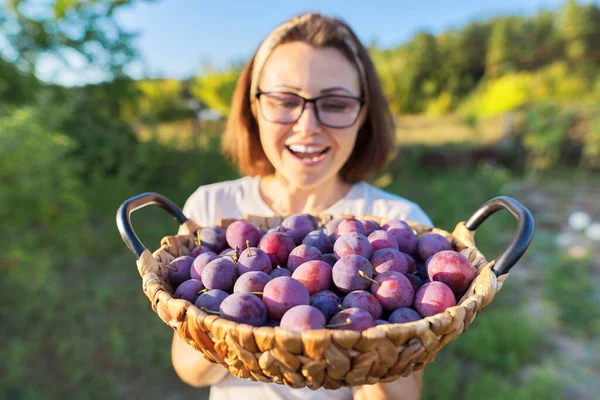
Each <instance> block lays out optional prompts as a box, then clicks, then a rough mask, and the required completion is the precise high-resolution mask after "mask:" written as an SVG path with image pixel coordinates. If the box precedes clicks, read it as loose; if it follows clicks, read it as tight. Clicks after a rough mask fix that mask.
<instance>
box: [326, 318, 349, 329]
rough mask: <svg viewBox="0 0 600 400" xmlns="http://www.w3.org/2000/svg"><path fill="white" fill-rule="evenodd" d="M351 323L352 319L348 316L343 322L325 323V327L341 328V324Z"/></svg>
mask: <svg viewBox="0 0 600 400" xmlns="http://www.w3.org/2000/svg"><path fill="white" fill-rule="evenodd" d="M351 323H352V320H351V319H350V318H346V321H345V322H342V323H339V324H329V325H325V328H328V329H329V328H341V327H342V326H348V325H350V324H351Z"/></svg>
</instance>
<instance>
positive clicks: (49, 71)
mask: <svg viewBox="0 0 600 400" xmlns="http://www.w3.org/2000/svg"><path fill="white" fill-rule="evenodd" d="M562 4H564V1H563V0H480V1H477V2H475V1H474V2H468V1H464V0H463V1H458V0H445V1H441V0H440V1H429V0H417V1H404V0H397V1H391V0H390V1H387V0H386V1H377V0H371V1H367V0H346V1H343V0H320V1H312V0H310V1H308V0H307V1H301V0H296V1H285V0H279V1H271V0H268V1H260V0H254V1H231V0H222V1H203V0H158V1H152V2H136V3H134V4H133V5H132V6H129V7H127V8H123V9H122V10H120V11H119V13H118V14H117V18H118V21H119V22H120V24H121V26H122V27H124V28H126V29H128V30H131V31H134V32H137V33H138V34H139V37H138V38H137V39H136V41H135V45H136V47H137V49H138V50H139V52H140V54H141V60H140V61H139V62H136V63H135V64H134V65H132V66H131V68H130V70H129V72H130V74H131V75H133V76H135V77H138V78H139V77H148V76H149V77H175V78H185V77H189V76H191V75H193V74H197V73H199V72H200V71H201V69H202V65H203V63H205V62H206V61H210V62H211V63H213V64H214V65H216V66H217V67H223V66H226V65H228V64H229V63H230V62H231V61H233V60H244V59H247V58H248V57H249V56H250V55H251V54H252V52H253V51H254V50H255V49H256V47H257V46H258V44H259V43H260V41H261V40H262V39H263V38H264V37H265V36H266V35H267V34H268V33H269V32H270V31H271V30H272V29H273V28H274V27H275V26H277V25H278V24H279V23H281V22H283V21H284V20H286V19H287V18H289V17H291V16H293V15H296V14H299V13H301V12H304V11H308V10H316V11H320V12H321V13H323V14H327V15H331V16H337V17H340V18H342V19H344V20H345V21H346V22H348V23H349V24H350V26H351V27H352V28H353V29H354V30H355V31H356V33H357V34H358V36H359V37H360V38H361V39H362V40H363V41H364V42H366V43H368V42H371V41H373V40H375V41H376V42H377V43H378V44H379V45H380V46H382V47H392V46H396V45H399V44H401V43H403V42H406V41H407V40H409V39H410V38H411V37H412V35H413V34H414V33H415V32H417V31H419V30H427V31H430V32H432V33H434V34H436V33H440V32H442V31H444V30H446V29H449V28H460V27H461V26H463V25H464V24H466V23H467V22H469V21H472V20H482V19H485V18H489V17H491V16H495V15H501V14H522V15H528V14H533V13H535V12H537V11H539V10H540V9H555V8H557V7H559V6H561V5H562ZM70 58H71V59H72V60H73V61H74V64H76V65H77V64H78V63H77V60H76V57H70ZM38 75H39V76H40V77H41V78H42V79H44V80H47V81H54V82H57V83H62V84H66V85H74V84H75V85H76V84H83V83H85V82H93V81H97V80H100V79H102V74H101V73H99V72H98V71H94V70H93V69H91V68H84V69H83V70H81V69H78V68H75V69H74V70H71V69H68V68H64V66H60V65H59V64H58V63H57V62H56V61H55V60H53V59H50V58H48V59H45V60H43V62H42V63H41V65H40V69H39V73H38Z"/></svg>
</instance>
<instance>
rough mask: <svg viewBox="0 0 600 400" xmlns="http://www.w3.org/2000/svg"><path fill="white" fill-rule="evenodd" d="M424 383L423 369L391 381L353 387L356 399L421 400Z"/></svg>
mask: <svg viewBox="0 0 600 400" xmlns="http://www.w3.org/2000/svg"><path fill="white" fill-rule="evenodd" d="M422 385H423V370H420V371H415V372H413V373H412V374H411V375H409V376H407V377H400V378H398V379H397V380H395V381H393V382H389V383H377V384H375V385H364V386H359V387H356V388H352V393H353V394H354V400H388V399H393V400H419V399H420V398H421V387H422Z"/></svg>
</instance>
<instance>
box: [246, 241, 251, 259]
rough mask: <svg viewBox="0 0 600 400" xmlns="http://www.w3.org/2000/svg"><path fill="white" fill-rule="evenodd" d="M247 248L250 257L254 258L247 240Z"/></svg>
mask: <svg viewBox="0 0 600 400" xmlns="http://www.w3.org/2000/svg"><path fill="white" fill-rule="evenodd" d="M246 247H247V248H248V257H252V252H251V251H250V241H249V240H246Z"/></svg>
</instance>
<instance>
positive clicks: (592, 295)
mask: <svg viewBox="0 0 600 400" xmlns="http://www.w3.org/2000/svg"><path fill="white" fill-rule="evenodd" d="M592 268H593V260H592V259H590V258H589V257H586V258H573V257H570V256H569V255H568V254H557V255H556V256H555V258H553V259H551V260H548V263H547V265H546V271H545V274H544V276H543V291H544V296H545V297H546V299H548V300H551V301H553V302H554V303H555V304H556V305H557V306H558V309H559V313H560V322H561V324H562V326H561V329H562V330H563V331H565V332H569V333H570V334H574V335H583V336H588V337H590V338H592V337H598V334H600V307H599V306H598V300H597V290H598V289H597V287H596V283H595V281H594V279H593V278H592V279H591V277H593V275H592Z"/></svg>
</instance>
